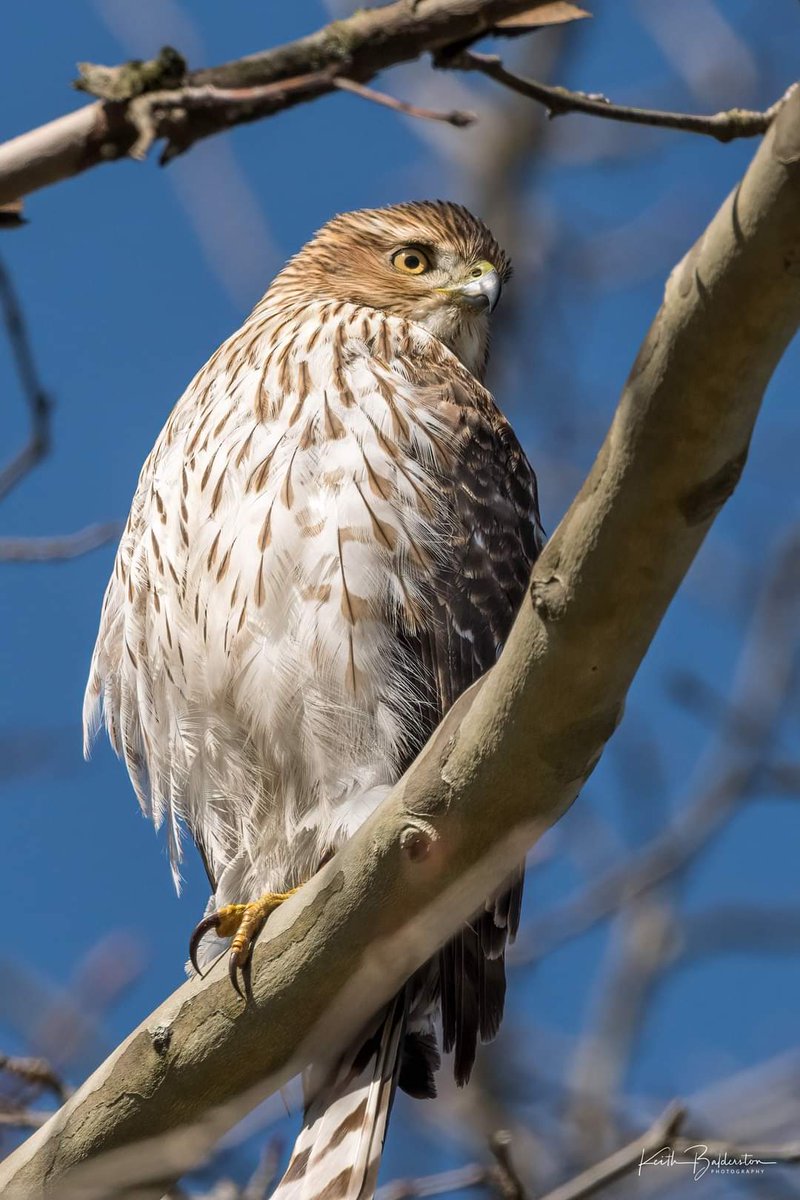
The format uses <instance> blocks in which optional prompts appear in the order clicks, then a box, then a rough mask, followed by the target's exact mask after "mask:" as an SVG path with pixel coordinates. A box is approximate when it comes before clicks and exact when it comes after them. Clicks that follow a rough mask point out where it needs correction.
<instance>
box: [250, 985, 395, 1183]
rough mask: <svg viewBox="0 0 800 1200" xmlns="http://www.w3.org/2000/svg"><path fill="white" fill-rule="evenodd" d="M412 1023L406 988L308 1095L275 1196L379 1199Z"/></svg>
mask: <svg viewBox="0 0 800 1200" xmlns="http://www.w3.org/2000/svg"><path fill="white" fill-rule="evenodd" d="M405 1026H406V999H405V995H404V993H402V992H401V994H400V995H399V996H397V997H396V999H395V1000H393V1001H392V1003H391V1005H390V1006H389V1008H388V1009H386V1010H384V1012H383V1013H382V1015H381V1016H380V1018H379V1019H378V1023H377V1025H376V1026H375V1028H374V1031H373V1032H372V1034H371V1035H368V1036H367V1038H366V1040H365V1039H364V1036H363V1035H362V1036H361V1037H360V1038H359V1041H358V1043H357V1045H356V1046H355V1047H351V1050H350V1052H349V1053H347V1054H345V1055H344V1057H343V1059H342V1061H341V1062H340V1064H339V1065H338V1067H336V1068H335V1071H334V1073H333V1074H331V1075H329V1077H328V1078H327V1079H325V1080H323V1082H322V1084H321V1086H320V1087H319V1088H315V1089H314V1092H313V1095H311V1096H310V1097H309V1099H308V1102H307V1107H306V1112H305V1123H304V1125H303V1128H302V1130H301V1131H300V1134H299V1135H298V1138H297V1141H296V1142H295V1145H294V1149H293V1151H292V1157H291V1160H290V1162H289V1166H288V1167H287V1169H286V1174H285V1175H284V1176H283V1178H282V1179H281V1181H280V1183H279V1184H278V1186H277V1188H276V1189H275V1191H274V1193H273V1195H272V1197H271V1200H320V1198H321V1197H322V1196H324V1197H325V1200H372V1197H373V1195H374V1193H375V1185H376V1182H377V1178H378V1170H379V1169H380V1165H381V1154H382V1152H383V1140H384V1138H385V1136H386V1126H387V1124H388V1120H389V1111H390V1109H391V1107H392V1100H393V1098H394V1092H395V1087H396V1085H397V1078H398V1072H399V1068H400V1059H401V1047H402V1042H403V1035H404V1032H405Z"/></svg>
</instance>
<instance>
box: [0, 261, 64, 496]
mask: <svg viewBox="0 0 800 1200" xmlns="http://www.w3.org/2000/svg"><path fill="white" fill-rule="evenodd" d="M0 308H2V314H3V324H4V325H5V328H6V333H7V335H8V340H9V342H10V345H11V352H12V355H13V358H14V363H15V364H16V368H17V375H18V377H19V381H20V385H21V387H22V393H23V395H24V397H25V401H26V403H27V405H28V410H29V412H30V421H31V432H30V436H29V438H28V440H27V442H26V443H25V445H24V446H23V447H22V449H21V450H18V451H17V453H16V454H15V455H14V456H13V457H12V458H11V459H9V461H8V462H7V463H6V465H5V466H4V467H1V468H0V500H1V499H2V498H3V496H6V495H7V494H8V493H9V492H10V491H11V489H12V488H13V487H16V485H17V484H18V483H19V481H20V480H21V479H23V478H24V477H25V475H27V474H28V472H29V471H32V470H33V468H34V467H35V466H36V465H37V463H39V462H40V461H41V460H42V459H43V458H44V456H45V455H46V454H47V452H48V450H49V449H50V410H51V407H52V405H51V400H50V397H49V395H48V394H47V392H46V391H45V389H44V387H43V386H42V383H41V380H40V379H39V373H38V371H37V369H36V362H35V360H34V357H33V351H32V349H31V342H30V337H29V335H28V328H27V325H26V324H25V318H24V316H23V314H22V306H21V305H20V302H19V298H18V296H17V293H16V289H15V288H14V285H13V283H12V281H11V276H10V275H9V273H8V271H7V270H6V268H5V266H4V265H3V263H2V262H0Z"/></svg>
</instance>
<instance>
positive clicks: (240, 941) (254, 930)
mask: <svg viewBox="0 0 800 1200" xmlns="http://www.w3.org/2000/svg"><path fill="white" fill-rule="evenodd" d="M297 890H298V889H297V888H291V889H290V890H289V891H288V892H265V893H264V895H263V896H259V898H258V900H253V901H252V903H250V904H225V905H223V907H222V908H218V909H217V911H216V912H213V913H210V914H209V916H207V917H205V918H204V919H203V920H202V921H201V922H200V924H199V925H198V926H197V927H196V929H195V931H194V933H193V934H192V937H191V941H190V942H189V957H190V959H191V961H192V966H193V967H194V969H195V971H196V972H197V974H198V975H202V971H201V970H200V967H199V966H198V964H197V950H198V947H199V946H200V942H201V941H202V939H203V938H204V937H205V935H206V934H207V933H208V932H209V930H211V929H213V930H214V932H215V933H216V934H217V936H218V937H221V938H227V937H229V938H232V939H233V940H232V942H231V950H230V957H229V959H228V973H229V975H230V977H231V983H232V984H233V986H234V988H235V989H236V991H237V992H238V993H239V995H240V996H241V997H242V999H245V992H246V993H247V994H248V995H249V994H250V965H251V961H252V957H253V947H254V946H255V944H256V940H257V939H258V935H259V934H260V933H261V930H262V929H263V928H264V926H265V924H266V922H267V918H268V917H269V915H270V913H272V912H274V911H275V909H276V908H278V907H279V906H280V905H281V904H283V902H284V900H288V899H289V897H290V896H293V895H294V893H295V892H296V891H297ZM239 971H241V974H242V982H243V984H244V987H245V992H242V990H241V988H240V987H239V977H238V972H239Z"/></svg>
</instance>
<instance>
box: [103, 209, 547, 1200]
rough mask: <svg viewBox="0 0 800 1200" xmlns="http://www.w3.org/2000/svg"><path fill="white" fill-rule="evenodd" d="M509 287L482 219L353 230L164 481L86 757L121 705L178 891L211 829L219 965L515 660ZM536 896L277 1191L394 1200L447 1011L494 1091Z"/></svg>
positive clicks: (199, 423) (484, 918) (121, 742)
mask: <svg viewBox="0 0 800 1200" xmlns="http://www.w3.org/2000/svg"><path fill="white" fill-rule="evenodd" d="M509 274H510V264H509V262H508V260H507V258H506V255H505V254H504V252H503V250H502V249H501V248H500V246H498V244H497V242H496V241H495V240H494V238H493V236H492V235H491V233H490V232H489V230H488V229H487V228H486V226H485V225H484V224H483V223H482V222H481V221H479V220H477V219H476V218H475V217H473V216H472V215H471V214H470V213H469V212H468V211H467V210H466V209H464V208H462V207H460V206H459V205H456V204H451V203H446V202H442V201H436V202H419V203H409V204H398V205H395V206H393V207H389V208H383V209H375V210H364V211H360V212H352V213H346V214H343V215H340V216H337V217H335V218H334V219H333V220H331V221H330V222H329V223H328V224H327V225H325V226H324V228H323V229H322V230H321V231H320V232H318V233H317V234H316V236H315V237H313V238H312V239H311V241H310V242H308V244H307V245H306V246H305V247H304V248H303V249H302V250H301V251H300V252H299V253H298V254H297V255H296V256H295V257H294V258H293V259H291V260H290V262H289V263H288V264H287V266H286V267H285V268H284V269H283V270H282V271H281V272H280V274H279V275H278V276H277V278H276V279H275V280H274V282H273V283H272V285H271V286H270V288H269V290H268V291H267V293H266V295H265V296H264V298H263V299H262V300H261V302H260V303H259V304H258V305H256V307H255V309H254V310H253V312H252V313H251V315H250V316H249V317H248V318H247V320H246V321H245V323H244V325H243V326H242V327H241V329H239V330H238V331H237V332H236V333H234V334H233V336H232V337H230V338H228V340H227V341H226V342H225V343H224V344H223V345H222V346H221V347H220V348H219V349H218V350H217V351H216V353H215V354H213V355H212V357H211V358H210V360H209V361H208V363H207V364H206V365H205V366H204V367H203V368H202V370H201V371H200V373H199V374H198V375H197V376H195V378H194V380H193V381H192V382H191V383H190V384H189V387H188V388H187V390H186V392H185V393H184V395H183V396H182V398H181V399H180V400H179V401H178V404H177V406H176V407H175V409H174V410H173V412H172V414H171V416H170V417H169V419H168V420H167V423H166V425H165V426H164V429H163V430H162V432H161V434H160V436H159V437H158V440H157V441H156V444H155V446H154V448H153V450H152V452H151V454H150V456H149V457H148V459H147V461H146V462H145V464H144V467H143V468H142V472H141V475H140V477H139V483H138V487H137V489H136V494H135V496H134V499H133V504H132V507H131V512H130V516H129V518H128V522H127V525H126V527H125V531H124V533H123V535H122V540H121V543H120V546H119V550H118V553H117V556H116V561H115V564H114V570H113V574H112V576H111V580H110V582H109V584H108V589H107V591H106V595H105V601H104V604H103V610H102V617H101V621H100V630H99V634H98V637H97V644H96V647H95V651H94V657H93V660H92V666H91V673H90V678H89V683H88V687H87V693H86V702H85V727H86V736H87V745H88V743H89V742H90V741H91V738H92V735H93V733H94V731H95V730H96V728H97V726H98V725H99V724H100V722H101V718H102V717H104V720H105V726H106V729H107V731H108V735H109V737H110V739H111V742H112V744H113V746H114V748H115V750H116V751H117V753H118V754H119V755H120V756H121V757H122V758H123V759H124V761H125V764H126V766H127V769H128V772H129V774H130V777H131V780H132V782H133V786H134V788H135V790H136V794H137V796H138V798H139V802H140V804H141V806H142V808H143V809H144V811H145V812H146V813H147V814H148V815H149V816H151V817H152V819H153V821H154V822H155V824H156V826H157V827H158V826H159V825H161V824H162V822H163V823H164V824H165V825H166V829H167V838H168V845H169V853H170V858H171V862H172V869H173V873H174V874H175V878H176V882H177V879H178V872H179V864H180V861H181V830H182V828H184V827H185V828H188V830H189V832H190V834H191V836H192V838H193V839H194V841H195V843H196V845H197V847H198V849H199V852H200V854H201V855H202V858H203V861H204V863H205V866H206V870H207V872H208V877H209V880H210V883H211V889H212V896H211V899H210V901H209V906H208V909H207V913H206V917H205V919H204V920H203V921H202V922H201V923H200V925H199V926H198V928H197V930H196V931H195V936H194V938H193V939H192V953H193V957H194V956H195V955H196V954H197V953H198V950H199V954H200V957H201V958H202V959H203V960H204V961H207V960H208V958H209V957H210V956H211V957H213V956H214V954H218V953H219V952H220V951H221V950H222V949H223V948H224V946H225V944H226V940H227V939H232V940H231V943H230V945H231V949H230V952H229V953H230V959H229V965H230V971H231V977H232V979H233V981H234V985H235V986H237V987H238V984H239V979H240V978H242V979H243V982H244V983H245V985H246V984H247V977H246V976H247V971H248V968H249V962H250V955H251V952H252V947H253V943H254V940H255V939H256V937H257V936H258V933H259V931H260V929H261V927H262V926H263V924H264V922H265V920H266V919H267V917H268V915H269V913H270V912H271V911H273V910H274V908H275V906H276V905H277V904H279V903H280V902H281V901H282V900H283V899H285V897H286V896H287V895H288V894H290V893H291V892H292V891H293V890H294V889H296V888H297V887H299V886H300V885H302V884H303V882H304V881H306V880H307V879H309V878H310V876H312V875H313V874H314V873H315V871H317V870H318V869H319V867H320V865H321V864H322V863H323V862H324V861H326V860H327V859H328V858H329V857H330V855H331V854H332V853H334V852H335V851H336V849H337V847H339V846H341V844H342V843H343V842H344V841H345V840H346V839H347V838H348V837H350V836H351V835H352V834H353V832H354V831H355V830H356V829H357V828H358V827H359V825H361V823H362V822H363V821H364V820H365V819H366V818H367V817H368V816H369V815H370V814H371V813H372V812H373V811H374V810H375V809H376V807H377V806H378V805H379V804H380V802H381V800H382V799H383V798H384V797H385V796H386V795H387V794H388V792H389V791H390V790H391V787H392V785H393V784H394V782H395V781H396V780H397V779H398V778H399V777H400V775H401V774H402V773H403V771H404V770H405V769H406V768H407V766H408V765H409V764H410V763H411V761H412V760H413V759H414V757H415V756H416V754H417V753H418V752H419V750H420V749H421V747H422V746H423V744H424V743H425V741H426V740H427V738H428V737H429V735H430V734H431V732H432V731H433V729H434V728H435V726H436V725H437V723H438V722H439V721H440V719H441V718H442V716H443V714H444V713H445V712H446V711H447V709H448V708H449V707H450V705H452V704H453V702H454V701H455V699H456V698H457V697H458V695H459V694H460V693H461V692H462V691H463V690H464V689H465V688H467V687H468V686H469V685H470V684H471V683H473V682H474V681H475V680H476V679H477V678H478V677H479V676H480V675H481V674H482V673H483V672H485V671H486V670H487V669H488V668H489V667H491V666H492V664H493V663H494V662H495V661H496V658H497V655H498V652H499V649H500V648H501V646H502V644H503V641H504V639H505V638H506V636H507V635H508V632H509V629H510V627H511V623H512V621H513V618H514V615H515V612H516V610H517V608H518V606H519V604H520V601H521V599H522V596H523V592H524V589H525V584H526V581H527V579H528V577H529V573H530V568H531V564H532V562H533V560H534V558H535V556H536V554H537V553H538V550H539V548H540V547H541V544H542V540H543V535H542V530H541V525H540V522H539V515H538V505H537V493H536V480H535V477H534V474H533V471H532V469H531V467H530V465H529V463H528V460H527V458H526V457H525V454H524V453H523V451H522V449H521V447H520V444H519V442H518V441H517V438H516V437H515V435H514V433H513V431H512V429H511V427H510V425H509V424H508V422H507V421H506V419H505V418H504V416H503V415H502V413H501V412H500V411H499V409H498V407H497V406H496V404H495V402H494V400H493V398H492V396H491V395H490V394H489V392H488V391H487V390H486V389H485V387H484V386H483V383H482V380H483V376H484V371H485V367H486V362H487V355H488V346H489V317H490V314H491V313H492V311H493V310H494V308H495V305H496V304H497V301H498V299H499V297H500V291H501V287H502V285H503V283H504V281H505V280H507V279H508V277H509ZM487 803H488V798H487ZM521 889H522V872H521V869H520V871H519V872H518V873H517V874H515V876H514V877H513V878H512V879H510V880H509V881H508V885H507V887H506V888H505V890H504V891H503V894H502V895H499V896H495V897H492V898H491V899H489V900H487V903H486V905H485V908H484V910H482V911H481V912H480V913H479V914H477V915H476V916H475V918H474V920H472V921H471V922H470V923H469V924H468V925H465V926H464V927H463V928H462V929H461V931H460V932H459V933H458V934H456V936H455V937H454V938H453V939H452V940H451V941H450V942H449V943H448V944H447V945H446V946H445V947H444V948H443V949H442V950H441V952H440V953H439V954H438V955H437V956H436V958H435V960H432V961H431V962H430V963H429V964H428V966H427V967H426V968H424V969H423V970H422V971H421V972H419V973H418V974H417V975H416V976H415V977H414V980H413V981H411V983H409V985H408V986H407V987H406V989H405V990H404V992H403V993H402V995H401V996H399V997H398V998H397V999H396V1000H395V1001H394V1002H393V1003H392V1004H391V1005H390V1006H389V1007H388V1008H387V1009H386V1010H385V1011H384V1012H383V1014H382V1015H381V1016H380V1018H379V1019H378V1020H377V1022H376V1023H375V1024H374V1025H373V1026H371V1027H370V1029H369V1030H365V1031H364V1034H363V1035H362V1037H361V1038H360V1039H359V1042H358V1044H356V1045H354V1046H352V1047H350V1048H349V1050H347V1051H345V1052H343V1054H342V1057H341V1060H340V1062H339V1063H338V1064H337V1066H336V1068H335V1069H333V1068H330V1069H329V1070H328V1075H327V1077H326V1078H324V1079H323V1080H322V1081H320V1082H318V1083H317V1084H315V1086H314V1087H313V1089H312V1090H311V1092H310V1094H308V1093H307V1103H306V1112H305V1124H304V1127H303V1129H302V1131H301V1133H300V1135H299V1138H298V1141H297V1143H296V1145H295V1149H294V1153H293V1155H292V1158H291V1161H290V1165H289V1168H288V1170H287V1172H286V1174H285V1176H284V1178H283V1180H282V1182H281V1183H280V1184H279V1186H278V1190H277V1192H276V1193H275V1195H276V1197H277V1198H278V1200H314V1198H318V1197H321V1196H323V1195H324V1196H325V1197H326V1198H327V1200H336V1198H339V1197H341V1198H342V1200H366V1198H368V1197H370V1196H372V1194H373V1192H374V1187H375V1180H376V1176H377V1171H378V1166H379V1162H380V1156H381V1149H382V1144H383V1138H384V1134H385V1130H386V1122H387V1118H388V1113H389V1108H390V1105H391V1101H392V1097H393V1095H394V1091H395V1088H396V1087H397V1086H399V1087H400V1088H402V1089H404V1090H405V1091H407V1092H409V1093H411V1094H412V1095H415V1096H432V1095H434V1094H435V1084H434V1073H435V1071H436V1069H437V1068H438V1066H439V1050H438V1047H437V1037H436V1034H435V1028H436V1026H437V1023H438V1025H439V1026H440V1027H441V1042H442V1047H443V1049H444V1051H446V1052H449V1051H451V1050H452V1051H454V1070H455V1076H456V1079H457V1081H458V1083H459V1084H463V1083H465V1082H466V1080H467V1079H468V1077H469V1074H470V1069H471V1067H472V1065H473V1061H474V1058H475V1051H476V1045H477V1042H478V1040H479V1039H481V1040H484V1041H485V1040H488V1039H490V1038H492V1037H493V1036H494V1035H495V1034H496V1032H497V1029H498V1026H499V1022H500V1019H501V1016H502V1011H503V1002H504V995H505V973H504V966H503V953H504V948H505V945H506V941H507V939H508V938H511V937H513V936H514V933H515V930H516V928H517V923H518V919H519V910H520V901H521ZM220 939H223V940H220ZM195 961H197V959H196V957H195ZM241 973H244V974H243V975H242V974H241Z"/></svg>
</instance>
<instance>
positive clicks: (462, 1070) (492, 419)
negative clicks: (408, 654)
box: [400, 374, 544, 1087]
mask: <svg viewBox="0 0 800 1200" xmlns="http://www.w3.org/2000/svg"><path fill="white" fill-rule="evenodd" d="M418 382H419V383H420V385H421V386H425V385H426V384H427V386H429V387H430V386H431V380H430V378H428V379H427V380H423V379H421V378H420V379H419V380H418ZM438 386H439V389H440V390H441V382H440V383H439V384H438ZM443 407H444V408H446V410H447V413H448V415H449V417H450V419H451V421H452V419H453V414H454V413H455V414H456V417H455V436H454V438H453V440H452V442H451V444H450V455H449V457H450V461H449V462H448V463H447V464H446V475H445V479H446V483H445V485H444V487H443V494H446V495H447V497H448V500H449V501H450V502H451V503H452V504H453V505H454V508H455V513H454V515H455V527H456V529H457V530H459V531H461V534H460V538H459V536H458V535H457V536H456V543H455V545H454V546H452V547H451V548H450V549H451V554H450V555H449V561H448V567H447V569H446V571H445V570H442V571H441V572H440V573H439V575H438V577H437V578H436V579H435V582H434V588H433V592H434V611H435V614H436V619H435V621H434V622H432V623H431V626H430V628H426V629H425V630H424V631H420V632H418V633H416V634H415V635H414V636H413V638H411V639H409V641H410V646H409V648H410V649H412V650H413V652H414V653H415V655H416V656H417V657H418V660H419V661H420V664H421V665H422V666H423V668H424V669H425V671H426V672H427V676H428V681H429V687H430V694H431V703H430V710H431V726H430V728H426V729H425V731H424V732H425V734H426V736H427V735H428V734H430V732H432V729H433V726H434V725H435V724H436V723H438V721H439V720H440V719H441V718H442V716H443V715H444V714H445V713H446V712H447V710H448V708H449V707H450V706H451V705H452V704H453V702H454V701H455V700H456V698H457V697H458V696H459V695H460V694H461V693H462V692H463V691H464V690H465V689H466V688H468V687H469V686H470V684H472V683H474V682H475V680H477V679H478V678H480V676H481V675H483V674H484V672H485V671H487V670H488V669H489V668H490V667H491V666H492V665H493V664H494V663H495V661H496V660H497V656H498V653H499V651H500V650H501V648H502V646H503V644H504V642H505V640H506V638H507V637H508V634H509V631H510V629H511V625H512V623H513V620H514V617H515V615H516V613H517V610H518V608H519V606H520V603H521V601H522V598H523V596H524V594H525V588H526V585H527V582H528V579H529V577H530V571H531V567H532V565H533V562H534V560H535V558H536V556H537V554H538V553H539V550H540V549H541V546H542V544H543V542H544V534H543V530H542V527H541V523H540V520H539V510H538V496H537V488H536V478H535V476H534V473H533V470H532V468H531V466H530V464H529V462H528V460H527V458H526V457H525V454H524V452H523V450H522V448H521V446H520V445H519V442H518V441H517V439H516V437H515V435H514V433H513V430H512V429H511V427H510V425H509V424H508V422H507V421H506V420H505V418H504V417H503V416H502V414H501V413H500V411H499V410H498V409H497V407H496V405H495V404H494V401H493V400H492V398H491V396H490V395H489V394H488V392H486V391H485V390H484V389H483V388H482V387H481V386H480V385H479V384H478V383H477V382H475V381H474V380H472V378H471V377H470V376H468V375H466V374H465V375H464V376H462V377H460V378H459V379H458V380H457V381H456V383H455V386H453V387H452V388H449V389H445V391H444V394H443ZM490 799H491V798H490V797H487V801H489V802H490ZM522 883H523V871H522V869H520V870H519V871H517V872H515V873H514V875H513V877H512V878H511V879H510V881H509V886H508V887H507V889H505V890H504V891H503V892H502V894H501V895H500V896H498V897H497V898H496V899H494V900H492V901H490V902H488V903H487V905H486V909H485V910H484V911H483V912H480V913H478V914H476V915H475V918H474V919H473V921H472V922H471V923H470V924H469V925H465V926H464V928H463V929H462V930H461V932H460V933H458V934H457V935H456V936H455V937H454V938H453V939H452V940H451V941H450V942H448V943H447V945H446V946H444V947H443V949H442V950H441V951H440V953H439V955H438V963H437V967H438V976H439V979H438V991H439V1000H440V1006H441V1020H442V1045H443V1049H444V1051H445V1053H449V1052H450V1051H451V1050H452V1051H454V1070H455V1077H456V1081H457V1082H458V1083H459V1084H463V1083H466V1081H467V1080H468V1079H469V1075H470V1071H471V1069H472V1066H473V1063H474V1061H475V1052H476V1048H477V1043H478V1039H479V1038H480V1040H481V1041H489V1040H490V1039H491V1038H493V1037H494V1036H495V1035H496V1034H497V1031H498V1029H499V1027H500V1021H501V1018H502V1015H503V1005H504V1000H505V990H506V979H505V965H504V951H505V947H506V944H507V942H508V941H509V940H513V938H514V935H515V934H516V931H517V927H518V925H519V915H520V907H521V904H522ZM400 1086H401V1087H402V1086H403V1080H402V1078H401V1080H400Z"/></svg>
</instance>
